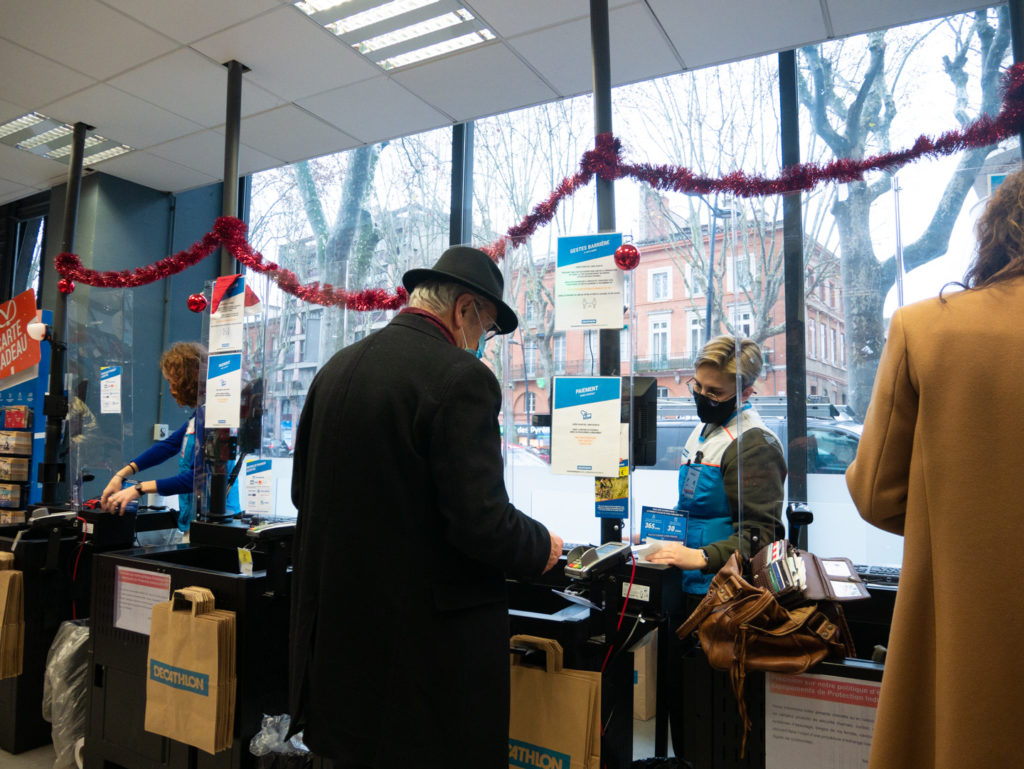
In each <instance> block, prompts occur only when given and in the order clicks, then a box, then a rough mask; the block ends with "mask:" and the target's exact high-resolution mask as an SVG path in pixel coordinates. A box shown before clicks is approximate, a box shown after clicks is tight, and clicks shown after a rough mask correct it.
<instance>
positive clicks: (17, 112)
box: [0, 99, 27, 123]
mask: <svg viewBox="0 0 1024 769" xmlns="http://www.w3.org/2000/svg"><path fill="white" fill-rule="evenodd" d="M26 112H27V110H26V109H25V108H24V107H21V106H19V105H17V104H11V103H10V102H9V101H4V100H3V99H0V123H6V122H7V121H8V120H14V118H16V117H21V116H22V115H24V114H25V113H26Z"/></svg>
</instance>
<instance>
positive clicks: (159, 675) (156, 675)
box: [149, 660, 540, 766]
mask: <svg viewBox="0 0 1024 769" xmlns="http://www.w3.org/2000/svg"><path fill="white" fill-rule="evenodd" d="M149 677H150V678H152V679H153V680H154V681H156V682H157V683H161V684H167V685H168V686H171V687H173V688H175V689H184V690H185V691H187V692H194V693H195V694H201V695H203V696H204V697H209V696H210V676H208V675H206V674H205V673H197V672H196V671H194V670H183V669H182V668H176V667H172V666H171V665H167V664H164V663H163V662H157V661H156V660H150V661H149ZM524 765H525V764H524ZM529 766H532V764H529ZM538 766H540V764H538Z"/></svg>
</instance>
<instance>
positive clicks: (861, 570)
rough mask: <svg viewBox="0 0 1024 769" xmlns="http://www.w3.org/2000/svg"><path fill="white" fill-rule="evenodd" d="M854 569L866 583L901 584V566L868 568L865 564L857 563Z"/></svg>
mask: <svg viewBox="0 0 1024 769" xmlns="http://www.w3.org/2000/svg"><path fill="white" fill-rule="evenodd" d="M853 568H854V570H855V571H856V572H857V574H858V575H859V576H860V578H861V579H862V580H864V581H865V582H875V583H880V584H883V585H898V584H899V582H900V567H899V566H868V565H866V564H863V563H855V564H854V565H853Z"/></svg>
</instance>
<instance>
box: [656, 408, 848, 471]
mask: <svg viewBox="0 0 1024 769" xmlns="http://www.w3.org/2000/svg"><path fill="white" fill-rule="evenodd" d="M751 402H752V403H754V405H755V408H757V410H758V413H759V414H760V415H761V418H762V419H763V420H764V423H765V426H766V427H767V428H768V429H769V430H771V431H772V432H773V433H775V434H776V435H777V436H778V438H779V440H780V441H782V446H783V451H785V452H786V461H787V462H788V461H789V444H790V441H789V429H788V423H787V415H786V402H785V399H784V398H778V397H773V398H762V399H758V398H756V397H754V398H751ZM662 403H664V405H662ZM662 403H659V409H658V462H657V464H656V465H655V467H656V468H657V469H659V470H677V469H678V468H679V460H680V457H681V455H682V451H683V446H684V445H685V444H686V439H687V438H688V437H689V436H690V433H691V432H693V428H694V427H695V426H696V425H698V424H699V423H700V420H699V419H697V413H696V409H695V407H694V405H693V402H692V401H688V402H682V403H680V402H679V399H671V401H670V402H668V401H666V399H663V401H662ZM862 430H863V425H861V424H860V423H858V422H856V421H854V419H853V417H852V416H851V415H850V414H849V412H848V411H846V410H845V409H844V408H842V407H836V406H833V405H832V404H808V409H807V444H808V449H809V450H808V452H807V472H808V473H819V474H828V475H841V474H843V473H845V472H846V468H847V467H848V466H849V464H850V462H852V461H853V458H854V457H855V456H856V455H857V445H858V443H860V435H861V431H862Z"/></svg>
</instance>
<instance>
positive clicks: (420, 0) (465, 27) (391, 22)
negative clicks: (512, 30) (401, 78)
mask: <svg viewBox="0 0 1024 769" xmlns="http://www.w3.org/2000/svg"><path fill="white" fill-rule="evenodd" d="M295 6H296V7H297V8H299V9H300V10H301V11H303V12H304V13H306V14H308V15H309V16H311V17H312V18H313V19H315V20H316V21H317V22H318V23H319V24H322V25H323V26H324V27H325V28H326V29H327V30H328V31H330V32H332V33H333V34H335V35H337V36H338V37H340V38H341V39H342V40H343V41H344V42H345V43H347V44H348V45H351V46H352V47H353V48H354V49H355V50H356V51H357V52H359V53H360V54H362V55H363V56H365V57H366V58H368V59H370V60H371V61H373V62H374V63H375V64H377V65H378V66H379V67H382V68H383V69H386V70H387V69H394V68H396V67H403V66H407V65H409V64H414V63H416V62H420V61H425V60H426V59H432V58H435V57H437V56H442V55H444V54H446V53H451V52H453V51H458V50H461V49H464V48H469V47H471V46H474V45H479V44H481V43H485V42H487V41H488V40H493V39H494V35H493V33H491V31H490V30H488V29H484V28H483V26H482V24H481V23H480V22H479V21H478V20H477V19H476V18H475V17H474V16H473V14H472V13H471V12H470V11H468V10H467V9H466V8H465V7H463V6H462V4H461V3H460V2H459V0H344V2H340V3H339V2H337V0H303V1H302V2H297V3H295Z"/></svg>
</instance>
